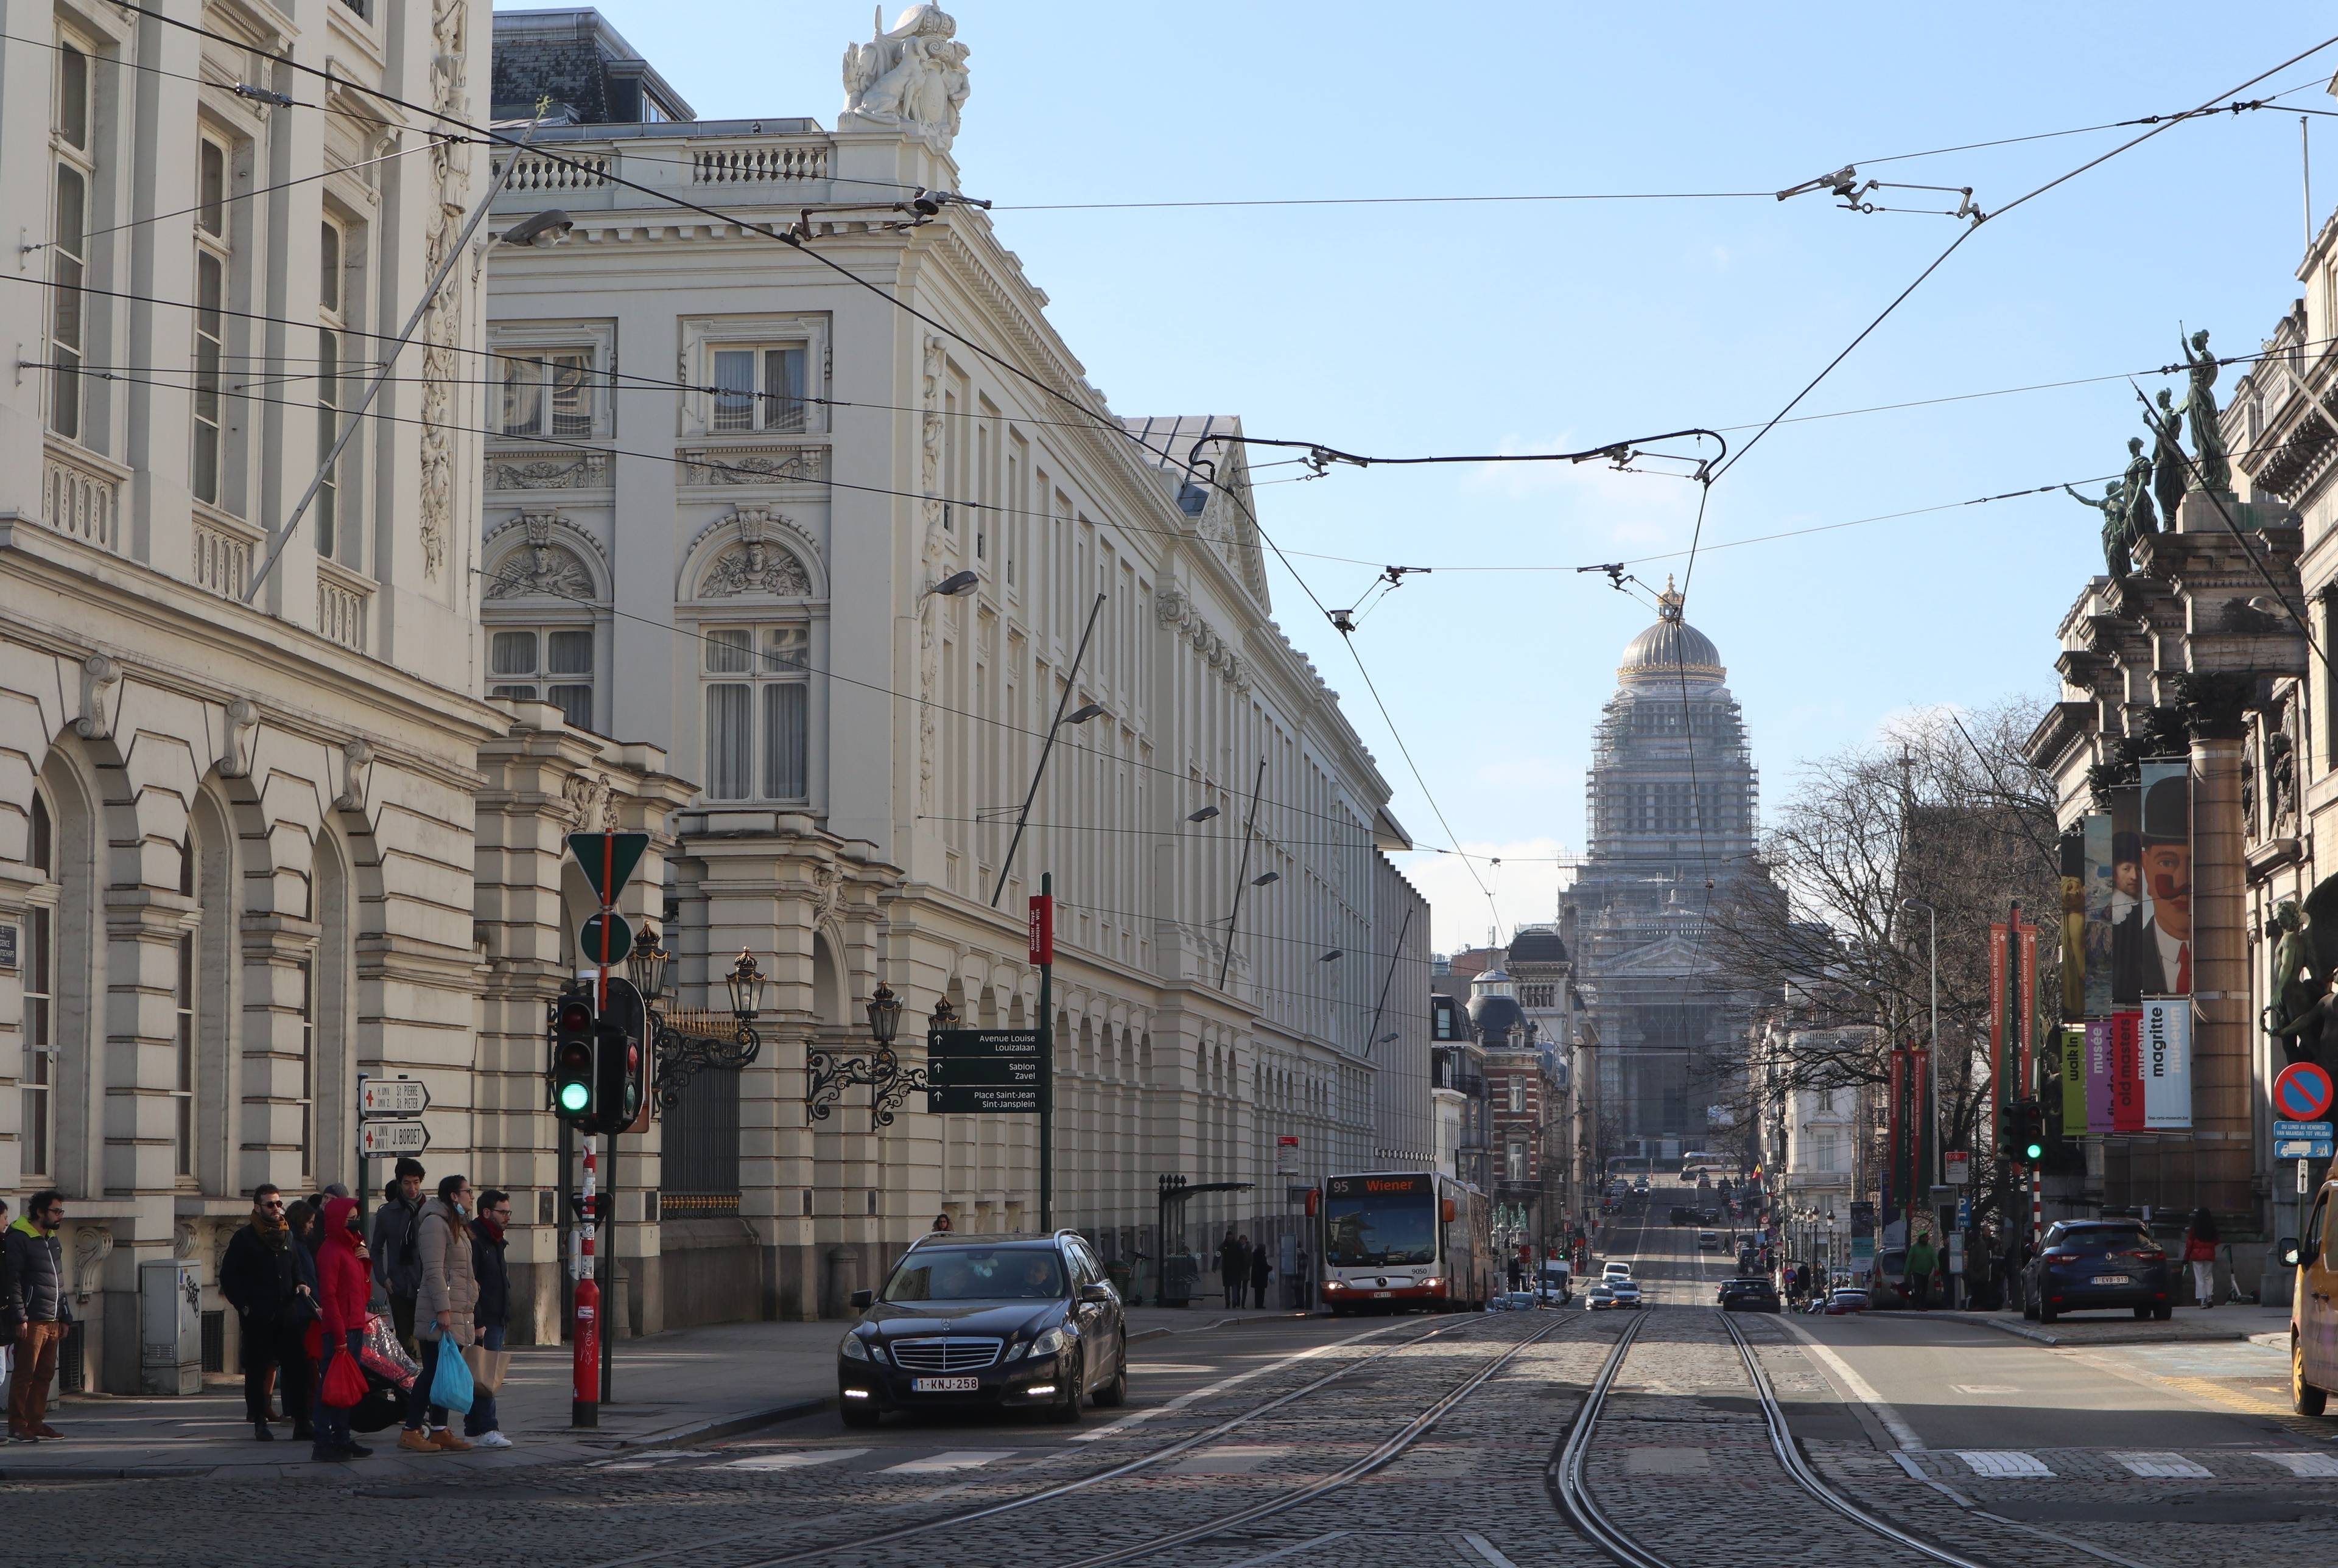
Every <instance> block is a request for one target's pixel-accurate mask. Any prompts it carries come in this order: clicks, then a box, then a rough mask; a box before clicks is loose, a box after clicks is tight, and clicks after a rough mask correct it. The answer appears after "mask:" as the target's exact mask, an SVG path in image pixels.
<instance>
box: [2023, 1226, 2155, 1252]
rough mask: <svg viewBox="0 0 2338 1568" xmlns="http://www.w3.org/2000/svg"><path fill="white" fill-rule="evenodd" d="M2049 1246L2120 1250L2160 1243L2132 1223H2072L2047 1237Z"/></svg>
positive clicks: (2082, 1250)
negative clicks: (2054, 1234)
mask: <svg viewBox="0 0 2338 1568" xmlns="http://www.w3.org/2000/svg"><path fill="white" fill-rule="evenodd" d="M2046 1244H2047V1245H2048V1247H2059V1248H2061V1249H2063V1250H2065V1251H2069V1252H2118V1251H2124V1250H2127V1249H2128V1248H2130V1247H2133V1248H2145V1247H2154V1246H2156V1245H2158V1243H2156V1242H2155V1241H2154V1240H2152V1239H2151V1238H2150V1237H2148V1236H2146V1235H2145V1234H2144V1233H2143V1232H2142V1231H2141V1230H2137V1229H2136V1228H2135V1227H2133V1226H2131V1225H2072V1226H2070V1227H2068V1229H2066V1230H2063V1231H2062V1232H2061V1233H2060V1234H2059V1235H2056V1236H2048V1238H2047V1239H2046Z"/></svg>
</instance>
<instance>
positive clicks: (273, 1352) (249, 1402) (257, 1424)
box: [220, 1181, 314, 1443]
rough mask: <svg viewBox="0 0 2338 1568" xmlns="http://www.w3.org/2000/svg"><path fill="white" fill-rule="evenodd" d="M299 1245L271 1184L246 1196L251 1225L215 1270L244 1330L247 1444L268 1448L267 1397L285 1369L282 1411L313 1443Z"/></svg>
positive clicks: (299, 1434) (240, 1233)
mask: <svg viewBox="0 0 2338 1568" xmlns="http://www.w3.org/2000/svg"><path fill="white" fill-rule="evenodd" d="M297 1245H298V1242H296V1241H295V1240H294V1239H293V1236H292V1232H291V1230H290V1228H289V1227H287V1226H286V1224H285V1223H284V1194H283V1193H281V1192H280V1191H277V1188H276V1184H275V1183H274V1182H272V1181H263V1182H261V1183H260V1185H259V1186H257V1187H255V1188H253V1189H252V1190H251V1221H250V1222H249V1223H247V1224H246V1225H245V1226H244V1227H243V1228H242V1229H241V1230H238V1231H237V1232H236V1233H235V1235H234V1236H233V1237H232V1238H231V1239H230V1240H229V1241H228V1244H227V1256H226V1257H225V1258H224V1259H221V1262H220V1294H221V1295H222V1296H224V1297H226V1298H227V1300H228V1305H229V1306H231V1307H233V1308H235V1315H236V1318H237V1321H239V1322H240V1323H241V1325H242V1327H243V1418H244V1419H245V1420H247V1421H249V1422H251V1431H252V1436H255V1437H257V1438H258V1439H259V1440H260V1442H262V1443H270V1442H273V1441H274V1440H275V1437H276V1434H275V1433H273V1432H271V1431H270V1430H269V1429H268V1389H269V1386H270V1383H273V1382H276V1381H277V1380H278V1379H277V1368H278V1367H282V1368H283V1377H282V1379H281V1383H282V1387H283V1390H284V1409H285V1412H286V1414H288V1415H290V1416H291V1417H292V1436H295V1437H296V1438H304V1439H309V1440H313V1438H314V1434H313V1433H312V1432H311V1431H310V1430H309V1357H308V1353H307V1349H306V1348H305V1347H304V1346H303V1345H302V1344H301V1342H300V1336H301V1331H302V1330H303V1329H304V1328H307V1326H308V1323H307V1319H306V1318H305V1317H300V1316H299V1315H297V1314H296V1313H295V1312H294V1310H293V1307H294V1299H295V1298H296V1297H297V1296H298V1295H299V1294H300V1259H298V1258H296V1257H294V1256H293V1253H292V1249H293V1248H294V1247H295V1246H297Z"/></svg>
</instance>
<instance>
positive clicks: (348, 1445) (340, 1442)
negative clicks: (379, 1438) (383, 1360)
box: [309, 1198, 373, 1464]
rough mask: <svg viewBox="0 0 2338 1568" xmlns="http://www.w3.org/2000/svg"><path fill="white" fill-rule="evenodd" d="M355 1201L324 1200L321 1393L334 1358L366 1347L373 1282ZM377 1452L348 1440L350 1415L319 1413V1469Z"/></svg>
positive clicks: (314, 1450) (313, 1452)
mask: <svg viewBox="0 0 2338 1568" xmlns="http://www.w3.org/2000/svg"><path fill="white" fill-rule="evenodd" d="M358 1226H359V1219H358V1205H357V1200H355V1199H354V1198H328V1199H326V1200H325V1219H324V1223H323V1224H322V1225H320V1226H319V1230H320V1231H321V1232H322V1235H321V1236H320V1237H319V1240H318V1245H317V1301H318V1307H319V1312H320V1313H321V1315H322V1316H321V1332H320V1334H319V1344H318V1348H319V1350H320V1351H321V1352H322V1354H321V1355H319V1357H318V1360H317V1387H319V1388H322V1387H324V1386H325V1384H324V1379H325V1373H326V1372H327V1370H328V1369H329V1368H330V1367H332V1365H333V1361H334V1358H335V1357H340V1356H355V1355H356V1354H357V1353H358V1347H359V1346H360V1345H362V1344H363V1343H364V1342H365V1330H366V1307H367V1304H368V1301H369V1300H370V1299H371V1298H372V1296H373V1279H372V1276H371V1273H370V1271H369V1270H368V1268H367V1267H366V1260H365V1257H364V1250H363V1247H362V1245H361V1243H362V1240H363V1238H362V1236H361V1235H360V1233H359V1229H358ZM372 1452H373V1450H372V1449H370V1448H368V1447H367V1446H365V1445H364V1444H362V1443H359V1442H356V1441H354V1440H352V1439H351V1437H350V1436H349V1412H348V1411H347V1410H341V1409H336V1408H334V1407H333V1406H330V1405H323V1404H320V1405H319V1406H318V1407H317V1436H316V1438H315V1440H314V1446H312V1447H311V1448H310V1449H309V1458H311V1459H313V1460H316V1461H318V1462H319V1463H320V1464H332V1463H339V1461H341V1460H344V1459H362V1458H364V1457H365V1456H366V1455H368V1454H370V1453H372Z"/></svg>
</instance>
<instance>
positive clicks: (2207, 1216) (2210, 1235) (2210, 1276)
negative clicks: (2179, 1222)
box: [2184, 1208, 2221, 1308]
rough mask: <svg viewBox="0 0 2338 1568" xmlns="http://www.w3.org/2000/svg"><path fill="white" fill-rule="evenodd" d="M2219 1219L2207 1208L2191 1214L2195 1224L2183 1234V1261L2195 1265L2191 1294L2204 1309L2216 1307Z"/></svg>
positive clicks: (2193, 1267) (2193, 1211) (2193, 1266)
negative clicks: (2217, 1226) (2217, 1220)
mask: <svg viewBox="0 0 2338 1568" xmlns="http://www.w3.org/2000/svg"><path fill="white" fill-rule="evenodd" d="M2218 1240H2221V1238H2219V1237H2218V1236H2217V1234H2216V1217H2215V1215H2214V1214H2211V1213H2209V1212H2208V1210H2206V1209H2205V1208H2202V1209H2195V1210H2192V1224H2191V1227H2190V1229H2188V1230H2186V1231H2185V1232H2184V1261H2186V1263H2189V1264H2191V1265H2192V1293H2193V1294H2194V1295H2195V1296H2197V1297H2198V1298H2200V1305H2201V1306H2202V1307H2204V1308H2207V1307H2214V1306H2215V1304H2216V1243H2217V1241H2218Z"/></svg>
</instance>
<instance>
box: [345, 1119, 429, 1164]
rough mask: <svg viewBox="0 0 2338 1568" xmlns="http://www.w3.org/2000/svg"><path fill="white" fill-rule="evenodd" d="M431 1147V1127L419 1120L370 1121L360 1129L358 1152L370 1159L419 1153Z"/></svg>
mask: <svg viewBox="0 0 2338 1568" xmlns="http://www.w3.org/2000/svg"><path fill="white" fill-rule="evenodd" d="M429 1147H430V1129H429V1128H427V1127H425V1126H424V1125H423V1124H422V1123H421V1122H367V1123H366V1124H365V1125H364V1126H363V1127H361V1128H359V1130H358V1152H359V1153H361V1154H363V1155H364V1156H365V1157H366V1158H367V1159H368V1160H381V1159H386V1158H388V1156H390V1155H392V1154H419V1153H421V1152H423V1151H424V1150H425V1149H427V1148H429Z"/></svg>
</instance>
